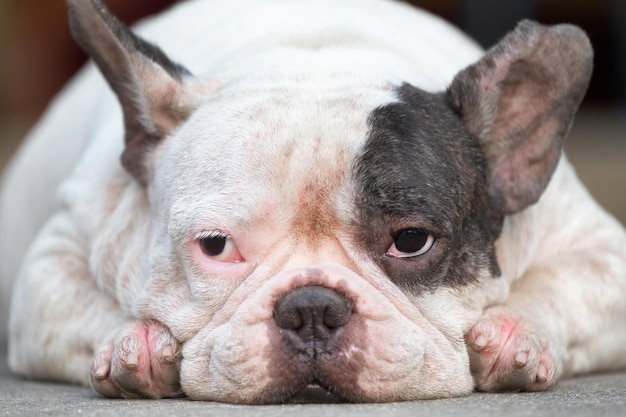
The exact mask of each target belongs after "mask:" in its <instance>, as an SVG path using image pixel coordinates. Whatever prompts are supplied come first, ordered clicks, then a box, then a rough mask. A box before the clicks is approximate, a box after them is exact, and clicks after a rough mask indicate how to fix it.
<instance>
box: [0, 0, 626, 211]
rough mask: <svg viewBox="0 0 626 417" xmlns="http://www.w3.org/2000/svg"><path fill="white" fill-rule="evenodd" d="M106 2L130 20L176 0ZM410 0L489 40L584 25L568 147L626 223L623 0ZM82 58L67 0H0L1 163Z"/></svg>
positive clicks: (625, 16)
mask: <svg viewBox="0 0 626 417" xmlns="http://www.w3.org/2000/svg"><path fill="white" fill-rule="evenodd" d="M105 1H106V3H107V5H108V6H109V7H110V9H111V10H112V11H113V12H114V13H115V14H116V15H117V16H119V17H120V18H121V19H122V20H123V21H125V22H128V23H130V22H133V21H135V20H137V19H139V18H141V17H143V16H147V15H150V14H153V13H156V12H158V11H160V10H162V9H165V8H167V7H168V6H169V5H171V4H172V3H174V1H173V0H149V1H148V0H105ZM224 1H228V0H224ZM311 1H314V0H311ZM336 1H341V0H336ZM412 3H413V4H416V5H418V6H421V7H423V8H425V9H427V10H430V11H432V12H434V13H436V14H438V15H441V16H443V17H444V18H446V19H447V20H449V21H451V22H453V23H454V24H456V25H459V26H461V27H462V28H463V29H464V30H465V31H466V32H468V33H469V34H470V35H471V36H473V37H474V38H475V39H477V40H478V41H479V42H480V43H481V44H483V46H485V47H488V46H490V45H492V44H493V43H495V42H496V41H497V39H499V38H500V37H501V36H502V35H503V34H504V33H506V31H508V30H510V29H511V28H512V27H513V26H514V25H515V23H516V22H517V21H518V20H520V19H521V18H524V17H528V18H533V19H536V20H539V21H541V22H543V23H562V22H569V23H575V24H577V25H579V26H581V27H582V28H583V29H585V30H586V31H587V33H588V34H589V36H590V38H591V40H592V43H593V45H594V47H595V50H596V58H595V59H596V67H595V72H594V76H593V79H592V82H591V86H590V88H589V92H588V95H587V98H586V99H585V102H584V103H583V106H582V108H581V111H580V114H579V117H578V119H577V121H576V123H575V125H574V128H573V130H572V134H571V135H570V138H569V140H568V144H567V147H566V149H567V152H568V154H569V156H570V159H571V160H572V161H573V162H574V164H575V165H576V166H577V168H578V172H579V175H580V176H581V178H582V179H583V181H584V182H585V183H586V184H587V185H588V187H589V188H590V190H591V192H592V194H594V196H596V198H597V199H598V200H599V201H600V202H601V203H602V204H603V205H604V206H605V207H607V208H608V209H609V211H611V212H612V213H613V214H615V215H616V216H617V217H619V218H620V219H621V220H622V222H625V223H626V1H623V0H594V1H591V0H569V1H567V2H565V1H562V0H515V1H503V0H413V1H412ZM85 60H86V57H85V55H84V54H83V53H82V51H80V50H79V49H78V47H77V46H76V45H75V44H74V42H73V41H72V40H71V37H70V34H69V31H68V28H67V18H66V11H65V2H64V1H63V0H0V168H1V167H2V166H3V165H4V164H5V163H6V161H7V160H8V159H9V157H10V155H11V154H12V153H13V152H14V150H15V149H16V147H17V146H18V144H19V142H20V139H21V138H22V137H23V135H24V134H25V132H26V131H27V129H28V128H29V127H30V126H31V125H32V124H33V123H34V122H35V121H36V120H37V118H38V117H39V116H40V115H41V113H42V111H43V110H44V108H45V106H46V103H47V102H48V101H49V100H50V98H51V97H52V96H53V95H54V94H55V93H56V92H57V91H58V90H59V89H60V88H61V87H62V85H63V84H64V83H65V82H66V81H67V79H68V78H69V77H71V76H72V74H74V73H75V71H76V70H77V69H78V68H79V67H80V66H81V65H82V64H83V63H84V62H85Z"/></svg>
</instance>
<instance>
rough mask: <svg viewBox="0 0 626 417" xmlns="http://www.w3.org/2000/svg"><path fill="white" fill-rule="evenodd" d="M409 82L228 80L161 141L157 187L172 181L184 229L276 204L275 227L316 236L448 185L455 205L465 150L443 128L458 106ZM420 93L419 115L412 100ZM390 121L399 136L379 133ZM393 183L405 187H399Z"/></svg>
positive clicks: (264, 213) (229, 222)
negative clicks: (259, 83)
mask: <svg viewBox="0 0 626 417" xmlns="http://www.w3.org/2000/svg"><path fill="white" fill-rule="evenodd" d="M407 89H408V87H407V86H402V85H394V84H392V83H388V82H377V83H374V82H369V83H362V82H361V83H360V82H355V81H353V80H350V81H346V80H345V79H342V80H341V82H339V81H337V80H331V82H329V81H328V80H327V79H326V80H325V82H323V83H322V82H319V80H317V79H315V78H311V79H306V78H304V79H300V80H298V82H283V83H282V84H281V85H280V86H278V87H276V86H274V87H273V88H265V89H263V88H260V87H256V88H249V89H231V90H228V89H226V90H224V91H222V92H220V93H219V94H218V95H217V96H216V97H212V98H210V99H209V100H208V101H207V103H206V104H205V105H204V106H202V107H201V108H200V109H199V110H198V111H197V112H196V114H194V115H193V116H192V118H191V119H190V121H189V122H188V123H187V124H186V125H185V126H183V128H182V129H181V130H180V132H179V133H178V134H177V135H176V137H174V138H172V139H173V140H172V141H170V143H169V144H167V145H166V149H165V151H164V154H165V156H166V157H164V158H162V162H163V163H162V164H159V165H163V166H162V167H160V168H159V170H160V173H161V174H160V176H161V180H162V181H165V182H166V184H165V186H161V187H159V188H160V189H163V190H165V191H166V192H168V190H175V191H174V192H172V193H171V195H172V196H173V197H174V198H175V201H171V202H169V203H168V205H169V206H174V207H175V210H174V211H175V212H176V213H179V214H180V216H179V219H181V220H180V222H179V223H180V225H181V227H182V226H183V224H184V228H185V229H189V228H190V227H191V228H195V229H201V228H218V229H226V230H229V231H230V230H233V229H235V230H237V229H238V230H241V229H244V228H245V227H246V226H247V223H249V222H251V221H258V219H259V218H262V219H263V221H268V222H269V221H271V218H270V217H271V216H270V215H269V214H272V213H273V214H275V216H274V217H275V218H276V217H278V218H279V219H278V221H279V222H280V223H281V224H280V225H277V227H279V226H280V228H281V229H284V230H289V231H290V232H291V233H292V234H293V233H296V234H300V235H302V236H303V237H305V238H306V240H309V241H314V240H316V239H315V238H317V237H320V236H322V235H326V236H329V235H333V234H334V233H337V231H338V229H339V228H341V227H345V226H346V225H348V224H350V225H352V226H354V223H355V221H354V220H355V218H357V217H358V214H357V213H355V211H364V210H370V211H371V208H372V207H371V206H376V207H375V210H374V213H379V214H380V213H381V212H380V210H378V208H379V206H380V204H383V205H387V206H386V207H385V208H384V209H383V210H387V209H389V208H390V207H392V206H393V207H396V206H397V207H401V208H402V210H405V211H407V210H408V211H410V212H411V213H405V212H399V213H396V214H399V215H403V216H410V215H411V214H412V213H414V212H419V211H420V210H421V209H424V208H425V207H420V204H422V203H424V205H429V206H430V208H431V209H436V210H440V211H443V210H444V209H445V208H446V207H444V206H445V205H446V201H442V196H443V197H444V198H447V197H449V199H453V200H454V199H456V201H453V202H452V203H453V204H450V205H449V206H450V207H448V209H449V210H451V211H453V212H454V211H455V210H456V211H458V209H459V207H457V206H458V204H457V203H458V201H460V198H458V197H459V196H455V195H454V193H453V192H454V191H457V190H458V188H459V175H458V170H457V169H456V168H457V165H458V163H459V161H458V160H457V159H458V158H457V159H454V158H452V159H451V156H453V155H451V153H453V152H454V150H452V151H451V150H450V149H449V148H450V147H449V146H448V145H447V144H446V143H447V142H450V138H449V137H448V138H444V139H446V140H447V142H446V141H442V140H441V138H439V137H437V136H438V135H439V136H446V134H448V133H449V132H448V131H449V129H448V126H446V124H449V123H450V118H451V117H453V116H451V115H450V114H446V115H443V116H441V117H440V116H439V115H438V114H437V113H438V112H439V113H440V112H442V111H444V112H445V111H448V112H451V111H450V110H449V109H447V108H446V107H445V105H443V104H442V103H441V100H437V98H436V97H437V96H436V95H434V94H430V93H426V92H424V91H422V90H418V89H414V90H415V91H419V92H420V93H419V94H417V95H415V97H413V98H412V100H413V101H417V102H419V103H407V100H406V97H405V96H406V94H405V93H404V92H405V91H406V90H407ZM416 104H419V107H420V109H421V113H419V112H418V113H419V114H418V115H417V116H415V114H416V113H415V112H413V111H412V109H411V106H415V105H416ZM389 109H392V111H389ZM409 113H411V115H412V117H408V116H409ZM405 116H406V117H405ZM389 126H394V129H396V128H397V129H398V131H397V132H394V134H398V135H400V136H403V137H398V135H396V137H395V139H394V140H392V141H386V140H381V137H383V136H385V135H384V134H381V132H385V131H386V130H388V128H389ZM415 141H419V142H421V145H419V146H414V145H412V144H411V143H412V142H415ZM444 142H446V143H444ZM407 143H408V144H409V145H408V148H410V149H411V152H409V153H407V152H406V150H407V149H408V148H407V146H406V145H407ZM458 153H459V152H457V154H458ZM364 156H365V158H364ZM456 157H458V155H456ZM407 158H410V159H411V160H410V161H407V160H406V159H407ZM442 162H443V163H442ZM420 167H422V168H423V169H422V168H420ZM418 171H419V172H418ZM448 183H452V184H453V186H450V185H449V184H448ZM368 184H369V185H368ZM364 185H365V186H364ZM470 188H471V187H470ZM398 190H401V194H402V193H404V194H402V195H396V194H394V193H395V192H396V191H398ZM402 190H403V191H402ZM416 190H417V191H419V192H415V193H414V195H411V196H409V195H405V194H406V193H411V192H413V191H416ZM449 191H452V192H449ZM381 193H382V194H381ZM364 194H366V195H365V196H364ZM383 194H386V196H385V195H383ZM391 194H393V195H391ZM368 195H369V197H368ZM431 197H434V198H433V199H431V201H427V202H424V201H422V200H423V199H429V198H431ZM389 198H391V199H399V200H403V201H388V200H389ZM420 198H421V199H422V200H419V199H420ZM386 199H387V200H386ZM426 203H427V204H426ZM368 206H370V207H368ZM428 213H429V215H431V216H440V217H441V215H442V213H441V212H439V211H438V212H436V213H434V211H433V210H431V211H430V212H428ZM448 220H449V221H450V222H455V221H457V219H448ZM190 224H192V226H190ZM251 227H254V226H251Z"/></svg>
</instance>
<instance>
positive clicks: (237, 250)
mask: <svg viewBox="0 0 626 417" xmlns="http://www.w3.org/2000/svg"><path fill="white" fill-rule="evenodd" d="M346 85H349V83H345V82H344V83H338V84H337V86H332V88H327V87H325V86H324V84H321V83H320V82H319V81H318V80H311V81H309V82H308V83H302V82H301V83H299V84H295V83H294V85H292V86H291V87H289V88H282V89H268V90H267V91H264V90H261V89H259V90H258V91H255V94H254V99H252V100H250V99H244V97H242V96H241V94H249V92H248V91H245V92H237V91H232V90H231V89H229V88H228V87H225V88H223V89H222V91H221V92H220V93H217V94H216V95H215V97H213V98H212V99H211V100H208V102H207V103H206V104H204V105H203V106H201V107H200V108H199V109H198V110H197V111H196V112H195V113H194V114H193V115H192V116H191V117H190V119H189V121H188V122H187V123H186V124H185V125H184V126H182V127H181V129H180V130H179V131H178V132H177V133H175V134H174V135H173V136H172V137H171V138H169V139H168V140H167V141H165V142H164V144H163V146H162V148H161V149H160V150H159V152H158V156H156V164H155V167H156V171H155V180H154V182H153V183H152V185H151V187H150V192H151V195H152V200H153V201H154V202H155V207H154V210H155V212H156V215H157V217H156V218H157V221H156V227H157V228H158V229H157V231H155V232H156V233H157V235H156V236H155V240H154V243H153V247H152V248H151V250H150V254H151V255H152V266H151V268H152V276H153V279H154V280H155V281H158V282H159V284H160V285H155V286H154V287H153V289H154V291H153V293H151V294H150V296H149V297H148V298H147V301H146V303H145V314H147V315H149V316H152V317H156V318H158V319H159V320H161V321H163V322H164V323H165V324H166V325H168V326H169V327H170V328H171V329H172V331H173V332H174V334H175V335H176V336H177V337H178V338H180V339H181V340H184V341H185V347H184V350H183V357H184V359H183V362H182V383H183V388H184V390H185V392H186V393H187V394H188V395H191V396H192V397H194V398H210V399H214V398H219V399H221V398H227V399H228V400H230V401H232V400H233V399H234V400H235V401H241V402H250V401H256V400H259V399H267V400H270V401H272V400H276V399H284V398H288V397H289V396H291V395H292V394H293V393H294V392H297V391H300V390H301V389H303V388H304V387H306V386H307V385H308V384H309V383H314V382H316V383H319V384H321V385H323V386H325V387H332V390H333V391H336V392H337V393H339V394H341V395H342V396H344V397H347V398H349V399H352V400H393V399H398V398H401V396H403V395H407V393H410V394H409V395H412V396H414V397H424V396H429V395H440V394H441V393H449V392H457V393H458V392H467V391H468V390H470V389H471V387H472V381H471V378H470V375H469V373H468V371H467V369H468V359H467V355H466V353H465V345H464V342H463V335H464V333H465V331H467V330H468V329H469V326H471V324H472V323H473V321H474V320H475V319H476V318H477V315H478V314H479V313H480V312H481V310H482V308H483V307H484V305H485V304H487V303H493V302H495V301H499V300H501V297H502V296H503V295H504V288H503V285H502V283H501V282H499V281H501V280H499V279H498V273H497V265H496V263H495V257H494V255H493V254H494V251H493V241H494V239H495V234H494V232H495V230H494V229H495V228H496V225H494V224H492V217H491V216H490V210H491V209H490V208H489V207H488V206H487V204H486V201H485V195H486V192H485V172H484V168H483V167H484V166H485V163H484V158H483V157H482V155H481V153H480V151H479V149H478V148H477V146H476V143H475V141H474V140H473V139H472V138H471V136H470V135H469V133H468V132H467V129H465V128H464V126H463V124H462V123H461V121H460V120H459V118H458V117H457V116H455V115H454V113H453V111H452V110H451V109H450V108H448V107H447V106H446V104H445V103H444V101H443V97H441V96H435V95H432V94H428V93H425V92H423V91H420V90H418V89H416V88H413V87H410V86H404V87H400V88H396V87H393V86H391V85H388V84H382V85H375V84H373V83H372V84H371V85H367V87H366V88H365V87H364V85H363V84H362V83H359V84H355V85H353V86H350V87H346ZM311 92H314V93H313V94H312V93H311ZM442 124H444V125H446V126H447V127H448V128H447V129H445V130H441V129H439V126H441V125H442ZM206 126H211V129H206ZM170 139H171V140H170ZM173 173H174V175H172V174H173ZM490 229H491V230H494V232H491V233H490V232H487V230H490ZM164 272H165V273H164ZM157 277H158V278H157ZM483 287H484V288H483ZM479 288H481V289H480V290H479V291H478V292H477V293H476V294H474V292H476V290H477V289H479ZM155 299H158V301H157V302H155ZM173 311H174V312H176V314H172V312H173ZM390 341H393V342H392V343H390ZM420 381H429V383H428V384H423V383H421V382H420ZM381 384H382V386H383V387H384V388H381ZM233 394H235V395H236V397H235V398H233ZM225 395H228V397H224V396H225Z"/></svg>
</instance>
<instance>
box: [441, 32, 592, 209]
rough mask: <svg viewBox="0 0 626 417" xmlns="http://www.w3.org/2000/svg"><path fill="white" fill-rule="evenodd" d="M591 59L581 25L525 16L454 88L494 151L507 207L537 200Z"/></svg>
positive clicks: (497, 193)
mask: <svg viewBox="0 0 626 417" xmlns="http://www.w3.org/2000/svg"><path fill="white" fill-rule="evenodd" d="M592 64H593V51H592V49H591V45H590V43H589V40H588V39H587V37H586V35H585V34H584V32H582V31H581V30H580V29H578V28H576V27H573V26H569V25H560V26H554V27H546V26H542V25H539V24H537V23H533V22H528V21H526V22H522V23H521V24H520V25H519V26H518V27H517V28H516V29H515V31H513V32H512V33H510V34H509V35H508V36H507V37H506V38H505V39H503V40H502V41H501V42H500V43H499V44H498V45H496V46H495V47H494V48H493V49H491V50H490V51H488V52H487V54H485V56H484V57H483V58H482V59H481V60H480V61H478V62H477V63H476V64H474V65H472V66H470V67H469V68H467V69H466V70H464V71H462V72H461V73H459V74H458V75H457V77H456V78H455V80H454V81H453V83H452V85H451V86H450V88H449V89H448V99H449V101H450V103H451V105H452V107H454V108H455V109H456V110H457V111H458V112H459V113H461V116H462V118H463V120H464V122H465V123H466V125H467V127H468V129H469V130H470V132H472V133H473V134H474V135H476V136H477V137H478V139H479V142H480V145H481V148H482V149H483V152H484V153H485V155H486V156H487V159H488V161H489V165H490V169H491V184H490V193H491V194H492V196H493V197H494V199H493V201H494V202H495V201H500V202H503V203H504V206H503V207H502V209H503V211H504V212H505V213H508V214H511V213H515V212H518V211H521V210H523V209H524V208H526V207H527V206H529V205H531V204H533V203H535V202H536V201H537V200H538V199H539V197H540V196H541V194H542V193H543V191H544V189H545V188H546V186H547V184H548V182H549V181H550V178H551V176H552V174H553V172H554V170H555V169H556V166H557V164H558V161H559V158H560V155H561V149H562V146H563V142H564V140H565V137H566V135H567V133H568V131H569V127H570V126H571V123H572V120H573V117H574V115H575V113H576V110H577V108H578V105H579V104H580V102H581V100H582V98H583V96H584V94H585V91H586V89H587V85H588V83H589V79H590V77H591V69H592ZM498 204H499V203H498Z"/></svg>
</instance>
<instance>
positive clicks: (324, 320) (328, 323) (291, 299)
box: [274, 286, 352, 341]
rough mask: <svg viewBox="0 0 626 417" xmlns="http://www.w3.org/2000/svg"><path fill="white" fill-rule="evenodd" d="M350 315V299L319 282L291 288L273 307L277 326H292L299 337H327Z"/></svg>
mask: <svg viewBox="0 0 626 417" xmlns="http://www.w3.org/2000/svg"><path fill="white" fill-rule="evenodd" d="M350 316H352V306H351V304H350V302H348V300H346V298H345V297H344V296H343V295H341V294H339V293H338V292H336V291H333V290H331V289H329V288H325V287H320V286H310V287H301V288H298V289H295V290H293V291H291V292H290V293H288V294H287V295H286V296H284V297H283V298H282V299H280V300H279V301H278V302H277V303H276V305H275V307H274V320H275V321H276V324H278V327H280V328H282V329H288V330H294V331H295V332H296V333H297V334H298V336H299V337H300V339H302V340H303V341H311V340H319V341H326V340H328V339H329V338H330V336H331V334H332V333H333V330H334V329H337V328H339V327H343V326H345V325H346V324H347V323H348V322H349V321H350Z"/></svg>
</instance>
